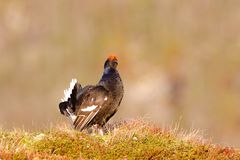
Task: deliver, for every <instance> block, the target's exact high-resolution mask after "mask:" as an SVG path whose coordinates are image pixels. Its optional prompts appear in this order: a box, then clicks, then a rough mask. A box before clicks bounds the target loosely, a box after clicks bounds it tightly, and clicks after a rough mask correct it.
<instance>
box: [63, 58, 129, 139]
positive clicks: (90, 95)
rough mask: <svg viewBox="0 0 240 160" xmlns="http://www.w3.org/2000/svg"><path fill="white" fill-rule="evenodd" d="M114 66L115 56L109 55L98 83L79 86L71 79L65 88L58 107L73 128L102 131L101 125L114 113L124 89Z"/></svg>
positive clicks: (116, 63)
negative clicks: (68, 85) (91, 128)
mask: <svg viewBox="0 0 240 160" xmlns="http://www.w3.org/2000/svg"><path fill="white" fill-rule="evenodd" d="M117 65H118V60H117V57H116V56H115V55H111V56H109V57H108V59H107V60H106V61H105V64H104V73H103V75H102V78H101V79H100V81H99V82H98V84H97V85H87V86H85V87H82V86H81V85H80V84H79V83H78V82H77V80H76V79H73V80H72V81H71V83H70V88H69V89H68V90H65V91H64V95H65V97H64V98H63V99H62V102H61V103H60V104H59V109H60V112H61V113H62V114H63V115H65V116H67V117H69V118H70V119H71V120H72V122H73V126H74V128H75V129H76V130H79V131H82V130H84V129H88V128H90V127H93V128H95V130H97V132H98V133H100V134H103V130H102V128H103V127H104V125H105V124H106V123H107V122H108V120H109V119H110V118H111V117H112V116H113V115H114V114H115V113H116V112H117V110H118V107H119V105H120V103H121V101H122V98H123V92H124V90H123V84H122V80H121V77H120V75H119V73H118V71H117Z"/></svg>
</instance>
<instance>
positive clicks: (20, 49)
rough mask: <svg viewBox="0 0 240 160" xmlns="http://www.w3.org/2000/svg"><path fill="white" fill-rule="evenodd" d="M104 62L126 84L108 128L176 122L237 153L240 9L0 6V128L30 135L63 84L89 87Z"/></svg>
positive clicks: (137, 3) (216, 5) (166, 0)
mask: <svg viewBox="0 0 240 160" xmlns="http://www.w3.org/2000/svg"><path fill="white" fill-rule="evenodd" d="M109 53H116V54H117V55H118V57H119V70H120V73H121V75H122V79H123V81H124V85H125V96H124V100H123V103H122V105H121V108H120V110H119V112H118V113H117V115H116V116H115V117H114V119H113V120H122V119H129V118H137V117H146V118H147V119H150V120H152V121H155V122H157V123H159V124H160V125H161V126H165V125H171V124H174V123H176V122H178V121H180V123H181V126H182V127H183V128H184V129H186V130H187V129H189V128H195V129H200V130H201V131H203V132H204V135H205V137H207V138H210V139H212V140H213V142H215V143H220V144H225V145H231V146H236V147H239V146H240V137H239V135H240V1H238V0H228V1H226V0H212V1H209V0H201V1H190V0H181V1H179V0H132V1H129V0H111V1H110V0H109V1H107V0H102V1H92V0H90V1H83V0H78V1H76V0H72V1H67V0H52V1H41V0H35V1H31V0H24V1H19V0H12V1H3V0H2V1H0V107H1V111H0V126H2V128H4V129H13V128H21V127H24V128H25V129H28V130H34V129H39V128H43V127H44V126H46V125H47V126H48V125H49V124H56V123H59V122H61V121H66V118H65V117H63V116H61V115H60V113H59V111H58V103H59V100H60V99H61V97H62V96H63V90H64V89H65V88H67V87H68V85H69V82H70V80H71V78H74V77H75V78H77V79H78V81H79V82H80V83H81V84H83V85H86V84H95V83H96V82H97V81H98V80H99V78H100V77H101V74H102V71H103V63H104V61H105V59H106V57H107V56H108V55H109Z"/></svg>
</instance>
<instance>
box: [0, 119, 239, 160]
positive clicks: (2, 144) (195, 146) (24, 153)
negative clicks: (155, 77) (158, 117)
mask: <svg viewBox="0 0 240 160" xmlns="http://www.w3.org/2000/svg"><path fill="white" fill-rule="evenodd" d="M0 158H2V159H34V158H35V159H125V158H127V159H170V160H171V159H172V160H175V159H183V160H185V159H186V160H189V159H190V160H198V159H200V160H201V159H209V160H210V159H219V160H225V159H226V160H227V159H231V160H239V159H240V153H239V151H237V150H236V149H233V148H227V147H221V146H213V145H212V144H204V143H199V142H198V141H194V139H191V141H189V140H184V138H183V137H181V136H179V135H177V134H176V133H175V132H171V130H170V131H168V132H166V131H162V130H161V129H160V128H157V127H155V126H153V125H151V124H148V123H145V122H142V121H140V122H139V121H133V122H128V123H125V124H122V125H121V126H118V127H116V128H115V129H114V130H113V131H111V132H110V133H109V134H107V135H105V136H92V135H87V134H84V133H80V132H77V131H74V130H72V129H67V128H65V129H54V130H50V131H43V132H34V133H27V132H23V131H20V132H0Z"/></svg>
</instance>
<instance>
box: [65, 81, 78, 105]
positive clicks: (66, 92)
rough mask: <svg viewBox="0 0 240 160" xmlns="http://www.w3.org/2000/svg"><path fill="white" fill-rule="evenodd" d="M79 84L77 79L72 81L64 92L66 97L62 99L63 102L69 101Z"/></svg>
mask: <svg viewBox="0 0 240 160" xmlns="http://www.w3.org/2000/svg"><path fill="white" fill-rule="evenodd" d="M76 83H77V79H75V78H74V79H72V81H71V82H70V86H69V88H68V89H66V90H64V97H63V98H62V99H61V101H62V102H64V101H67V100H68V98H70V95H71V93H72V90H73V88H74V85H75V84H76Z"/></svg>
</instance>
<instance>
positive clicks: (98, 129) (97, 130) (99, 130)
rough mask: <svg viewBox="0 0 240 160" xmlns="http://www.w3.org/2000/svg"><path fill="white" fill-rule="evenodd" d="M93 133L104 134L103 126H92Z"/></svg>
mask: <svg viewBox="0 0 240 160" xmlns="http://www.w3.org/2000/svg"><path fill="white" fill-rule="evenodd" d="M91 134H93V135H97V134H98V135H101V136H103V135H104V131H103V128H102V127H101V126H99V125H98V124H95V125H93V126H92V132H91Z"/></svg>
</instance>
